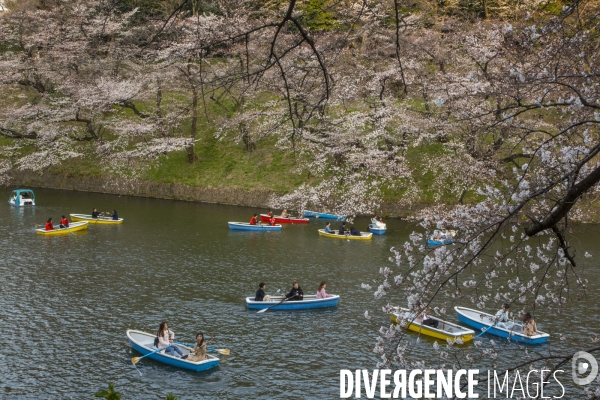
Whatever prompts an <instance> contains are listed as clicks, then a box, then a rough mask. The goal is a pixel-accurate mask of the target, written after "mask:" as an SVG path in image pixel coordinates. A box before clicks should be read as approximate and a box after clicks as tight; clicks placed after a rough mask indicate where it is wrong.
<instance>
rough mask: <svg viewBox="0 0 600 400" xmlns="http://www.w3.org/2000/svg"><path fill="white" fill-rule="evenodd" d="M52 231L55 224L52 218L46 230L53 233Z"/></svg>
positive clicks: (49, 219) (47, 222)
mask: <svg viewBox="0 0 600 400" xmlns="http://www.w3.org/2000/svg"><path fill="white" fill-rule="evenodd" d="M52 229H54V224H53V223H52V217H50V218H48V221H46V230H47V231H51V230H52Z"/></svg>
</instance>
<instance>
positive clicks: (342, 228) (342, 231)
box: [338, 225, 346, 235]
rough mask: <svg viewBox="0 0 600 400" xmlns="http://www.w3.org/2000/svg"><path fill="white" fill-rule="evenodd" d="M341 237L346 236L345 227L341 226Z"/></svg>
mask: <svg viewBox="0 0 600 400" xmlns="http://www.w3.org/2000/svg"><path fill="white" fill-rule="evenodd" d="M338 233H339V234H340V235H345V234H346V231H345V230H344V225H340V230H339V232H338Z"/></svg>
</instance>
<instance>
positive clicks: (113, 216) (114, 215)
mask: <svg viewBox="0 0 600 400" xmlns="http://www.w3.org/2000/svg"><path fill="white" fill-rule="evenodd" d="M111 217H112V219H113V221H118V220H119V214H117V210H113V212H112V214H111Z"/></svg>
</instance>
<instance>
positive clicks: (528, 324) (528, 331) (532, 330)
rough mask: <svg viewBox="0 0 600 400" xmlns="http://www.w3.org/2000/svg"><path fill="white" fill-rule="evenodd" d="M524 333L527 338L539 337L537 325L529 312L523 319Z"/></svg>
mask: <svg viewBox="0 0 600 400" xmlns="http://www.w3.org/2000/svg"><path fill="white" fill-rule="evenodd" d="M523 333H524V334H525V335H527V336H533V335H537V325H536V324H535V321H534V320H533V318H532V317H531V313H529V312H528V313H526V314H525V316H524V317H523Z"/></svg>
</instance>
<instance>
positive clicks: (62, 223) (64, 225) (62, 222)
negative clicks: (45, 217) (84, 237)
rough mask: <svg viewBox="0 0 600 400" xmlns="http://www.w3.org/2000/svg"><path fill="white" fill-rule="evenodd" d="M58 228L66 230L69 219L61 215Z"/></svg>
mask: <svg viewBox="0 0 600 400" xmlns="http://www.w3.org/2000/svg"><path fill="white" fill-rule="evenodd" d="M59 226H60V227H61V228H68V227H69V219H68V218H67V217H65V216H64V215H63V216H62V218H61V220H60V225H59Z"/></svg>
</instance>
